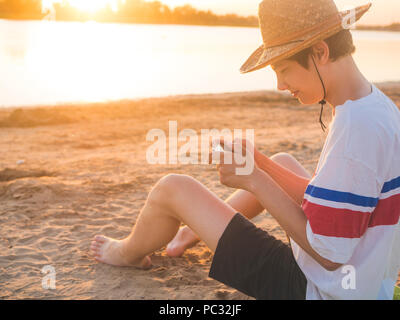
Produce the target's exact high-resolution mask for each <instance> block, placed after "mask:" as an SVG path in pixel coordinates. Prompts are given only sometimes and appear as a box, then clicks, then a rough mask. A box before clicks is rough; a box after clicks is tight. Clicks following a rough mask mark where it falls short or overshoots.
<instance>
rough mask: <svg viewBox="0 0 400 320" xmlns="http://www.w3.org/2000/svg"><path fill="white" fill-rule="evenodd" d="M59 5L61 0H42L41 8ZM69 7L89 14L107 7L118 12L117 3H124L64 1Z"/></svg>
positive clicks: (106, 0) (105, 0) (83, 0)
mask: <svg viewBox="0 0 400 320" xmlns="http://www.w3.org/2000/svg"><path fill="white" fill-rule="evenodd" d="M64 1H65V0H64ZM56 2H58V3H61V2H63V0H42V6H43V7H49V6H51V5H52V4H53V3H56ZM66 2H68V3H69V4H70V5H71V6H73V7H75V8H77V9H78V10H80V11H85V12H89V13H94V12H96V11H98V10H100V9H102V8H104V7H106V6H107V5H109V6H110V7H111V9H112V10H113V11H117V10H118V3H119V2H122V3H123V2H125V1H124V0H123V1H119V0H66Z"/></svg>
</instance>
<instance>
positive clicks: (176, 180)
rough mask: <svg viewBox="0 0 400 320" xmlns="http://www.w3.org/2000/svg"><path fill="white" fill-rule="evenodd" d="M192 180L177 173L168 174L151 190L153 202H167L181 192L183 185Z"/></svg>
mask: <svg viewBox="0 0 400 320" xmlns="http://www.w3.org/2000/svg"><path fill="white" fill-rule="evenodd" d="M192 179H193V178H192V177H190V176H188V175H184V174H178V173H170V174H167V175H165V176H163V177H162V178H161V179H160V180H159V181H158V182H157V184H156V185H155V186H154V188H153V189H152V191H151V193H152V198H153V200H156V201H157V200H158V201H167V200H171V199H172V198H173V197H174V195H175V194H176V193H179V192H181V190H183V189H184V188H185V185H186V184H187V183H189V182H190V181H191V180H192Z"/></svg>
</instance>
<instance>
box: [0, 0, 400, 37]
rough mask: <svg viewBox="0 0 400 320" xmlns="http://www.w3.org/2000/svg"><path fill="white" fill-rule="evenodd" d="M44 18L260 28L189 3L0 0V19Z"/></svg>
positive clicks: (396, 26) (399, 27) (251, 19)
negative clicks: (79, 4) (88, 8)
mask: <svg viewBox="0 0 400 320" xmlns="http://www.w3.org/2000/svg"><path fill="white" fill-rule="evenodd" d="M113 9H114V10H113ZM115 9H117V10H115ZM46 18H48V19H55V20H59V21H89V20H90V21H97V22H119V23H151V24H185V25H221V26H222V25H223V26H242V27H258V26H259V22H258V17H257V16H247V17H243V16H239V15H237V14H233V13H232V14H225V15H216V14H215V13H213V12H212V11H211V10H207V11H201V10H197V9H196V8H193V7H192V6H191V5H189V4H186V5H183V6H178V7H175V8H174V9H170V8H169V7H168V6H167V5H165V4H163V3H161V2H160V1H152V2H146V1H144V0H125V1H123V0H118V1H117V8H112V7H111V5H108V6H105V7H104V8H102V9H100V10H98V11H96V12H94V13H89V12H84V11H80V10H79V9H77V8H75V7H74V6H71V5H70V4H69V3H68V1H66V0H61V2H59V3H54V5H53V10H47V11H46V10H44V11H43V9H42V0H0V19H18V20H41V19H46ZM357 30H379V31H400V23H393V24H391V25H388V26H361V25H358V26H357Z"/></svg>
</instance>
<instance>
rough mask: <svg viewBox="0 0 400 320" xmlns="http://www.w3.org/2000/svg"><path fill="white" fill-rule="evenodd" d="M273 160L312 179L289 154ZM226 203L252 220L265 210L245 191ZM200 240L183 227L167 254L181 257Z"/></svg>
mask: <svg viewBox="0 0 400 320" xmlns="http://www.w3.org/2000/svg"><path fill="white" fill-rule="evenodd" d="M271 160H273V161H275V162H276V163H279V164H280V165H281V166H283V167H285V168H287V169H289V170H291V171H292V172H294V173H296V174H297V175H300V176H302V177H306V178H311V176H310V174H309V173H308V172H307V170H306V169H305V168H304V167H303V166H302V165H301V164H300V163H299V162H298V161H297V160H296V158H295V157H293V156H292V155H290V154H288V153H283V152H281V153H277V154H275V155H273V156H272V157H271ZM225 202H226V203H227V204H228V205H229V206H231V207H232V208H233V209H234V211H235V212H240V213H241V214H242V215H244V216H245V217H246V218H248V219H249V220H251V219H252V218H254V217H256V216H257V215H258V214H260V213H261V212H262V211H263V210H264V208H263V207H262V206H261V204H260V203H259V202H258V200H257V199H256V197H254V195H253V194H251V193H249V192H248V191H245V190H236V191H235V192H234V193H233V194H232V195H231V196H230V197H229V198H228V199H226V200H225ZM199 241H200V238H199V237H198V236H197V235H196V233H195V232H193V230H191V229H190V228H189V227H188V226H184V227H182V228H181V229H180V230H179V231H178V233H177V234H176V236H175V237H174V239H173V240H172V241H171V242H170V243H169V244H168V245H167V248H166V251H167V254H168V255H169V256H171V257H178V256H181V255H182V254H183V253H184V252H185V250H186V249H188V248H190V247H192V246H194V245H196V244H197V243H198V242H199Z"/></svg>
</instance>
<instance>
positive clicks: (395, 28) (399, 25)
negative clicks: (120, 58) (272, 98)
mask: <svg viewBox="0 0 400 320" xmlns="http://www.w3.org/2000/svg"><path fill="white" fill-rule="evenodd" d="M230 15H234V14H226V15H217V16H218V17H224V16H230ZM237 17H238V18H242V19H253V20H254V19H255V21H258V17H257V16H251V15H250V16H237ZM0 20H7V21H43V18H34V17H32V18H31V17H29V16H27V17H0ZM55 22H79V23H86V22H96V23H111V24H140V25H176V26H203V27H233V28H259V25H258V23H255V24H248V25H246V24H228V23H227V24H224V23H223V24H202V23H198V24H187V23H177V22H171V23H166V22H156V21H154V22H132V21H123V20H120V21H116V20H115V21H113V20H109V21H107V20H105V21H101V20H99V21H96V20H90V19H89V20H85V19H83V20H79V19H76V20H74V19H71V20H63V19H60V20H55ZM355 30H357V31H386V32H400V22H394V23H391V24H389V25H382V26H380V25H359V26H358V27H356V29H355Z"/></svg>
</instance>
